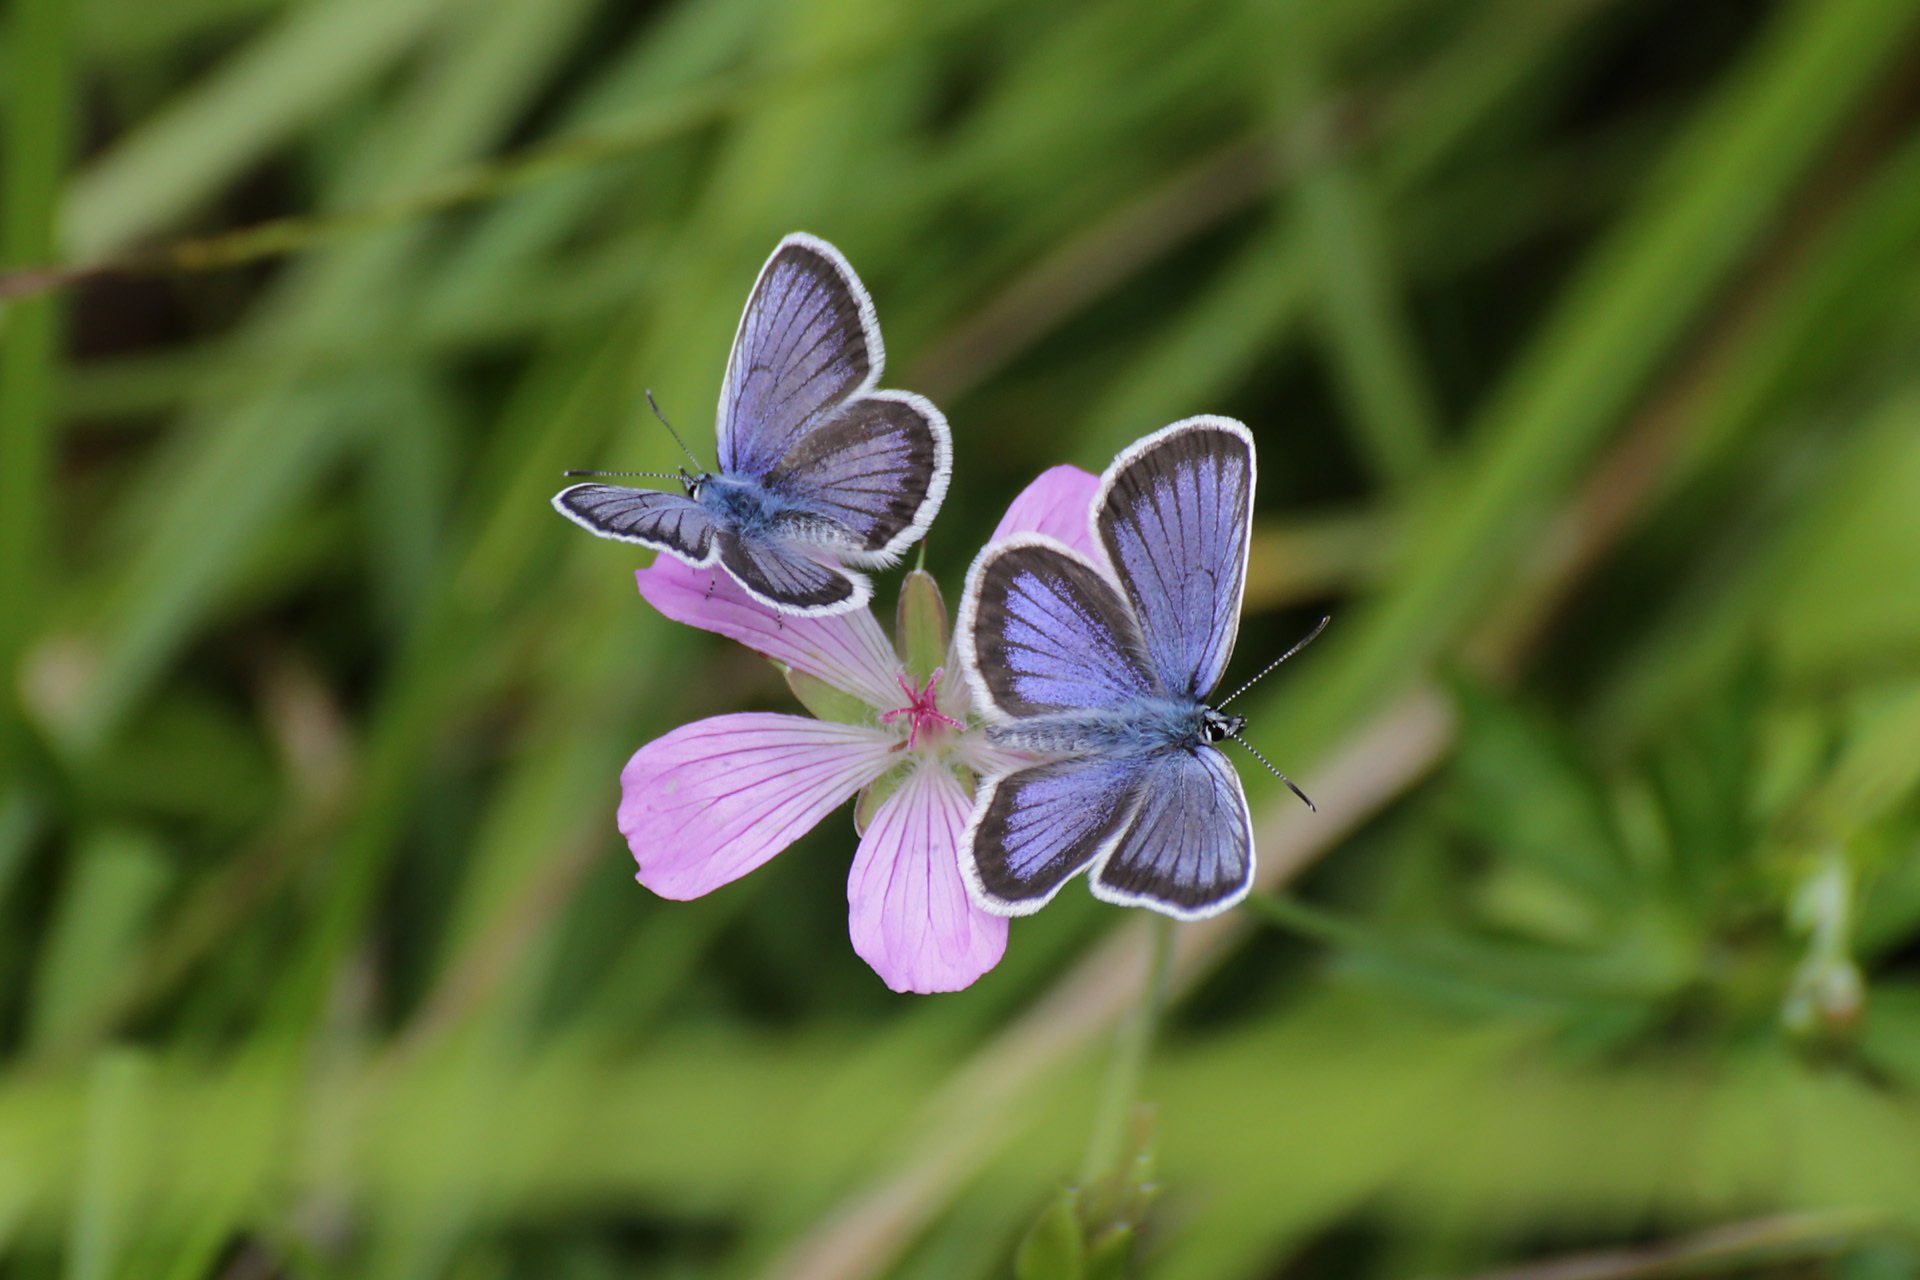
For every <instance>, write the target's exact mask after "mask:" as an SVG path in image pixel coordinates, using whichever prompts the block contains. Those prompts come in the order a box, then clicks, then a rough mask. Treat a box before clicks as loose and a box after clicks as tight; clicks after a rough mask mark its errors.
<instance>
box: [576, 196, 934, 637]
mask: <svg viewBox="0 0 1920 1280" xmlns="http://www.w3.org/2000/svg"><path fill="white" fill-rule="evenodd" d="M885 359H886V355H885V350H884V348H883V347H882V346H881V342H880V326H879V322H878V321H877V320H876V319H875V317H874V311H873V300H872V299H871V298H870V297H868V295H867V291H866V289H865V288H864V287H863V286H862V285H861V283H860V278H859V277H858V276H856V275H855V274H854V273H853V268H852V267H851V266H849V265H848V264H847V260H846V258H845V257H843V256H842V255H841V253H840V251H839V250H838V249H836V248H834V247H833V246H832V245H830V244H828V243H827V242H826V241H824V240H821V239H819V238H817V237H815V236H810V235H805V234H801V233H795V234H793V235H789V236H787V237H786V238H785V239H783V240H782V241H781V242H780V243H779V245H778V246H776V247H775V249H774V251H773V254H772V256H771V257H769V258H768V259H767V261H766V265H765V266H763V267H761V269H760V276H759V279H758V280H757V281H755V283H754V286H753V292H752V293H751V294H749V295H748V297H747V305H746V310H745V311H744V312H743V313H742V314H741V316H740V327H739V329H738V331H737V332H736V333H735V334H734V339H733V351H732V354H731V355H730V356H729V357H728V359H727V373H726V378H725V380H724V381H723V382H722V383H721V386H720V413H719V419H718V426H717V435H718V437H719V439H718V444H719V463H720V465H719V467H718V469H717V470H713V471H703V470H701V469H700V464H699V462H698V461H697V460H695V459H694V458H693V455H692V453H691V452H688V453H687V457H688V460H689V461H691V462H693V464H694V470H693V471H688V470H686V469H685V468H682V469H681V471H680V473H679V479H680V483H681V487H682V488H683V489H684V491H685V492H684V493H663V492H660V491H657V490H651V489H629V488H624V487H621V486H618V485H605V484H576V485H573V486H571V487H569V488H566V489H563V490H561V491H560V492H559V493H558V494H556V495H554V499H553V505H554V507H555V509H556V510H558V511H559V512H560V514H561V515H563V516H565V517H567V519H569V520H571V521H573V522H574V523H575V524H577V525H580V526H581V527H582V528H585V529H587V530H588V531H589V532H592V533H596V534H598V535H599V536H601V537H603V538H615V539H618V540H620V541H622V542H637V543H639V544H641V545H642V546H647V547H653V548H655V549H657V550H661V551H667V552H671V553H672V554H674V555H676V556H678V557H680V558H681V559H682V560H685V561H686V562H687V563H689V564H691V565H693V566H695V567H696V568H707V567H709V566H712V565H716V564H717V565H718V566H719V568H721V569H724V570H725V571H726V572H727V573H728V574H729V575H730V576H731V577H732V578H733V579H734V581H736V582H738V583H739V584H740V586H741V589H742V590H744V591H745V592H746V593H747V594H748V595H750V596H752V597H753V598H754V599H756V600H758V601H760V602H762V603H763V604H766V605H768V606H770V607H772V608H774V609H776V610H779V611H780V612H782V613H788V614H798V615H819V614H829V613H842V612H846V611H848V610H852V609H858V608H860V607H861V606H862V605H864V604H866V603H867V601H868V600H869V599H871V598H872V595H873V584H872V583H871V582H870V581H868V579H867V578H866V576H865V575H864V574H862V573H859V572H856V570H857V569H873V568H884V567H886V566H887V565H890V564H893V563H894V562H895V561H896V560H898V559H899V558H900V555H901V553H902V552H903V551H905V550H906V549H907V548H908V547H909V546H911V545H913V543H914V542H915V541H917V540H918V539H919V538H920V537H921V535H923V534H924V533H926V531H927V526H928V525H930V524H932V523H933V517H934V515H935V513H937V512H938V511H939V509H940V503H941V500H942V499H943V498H945V497H946V492H947V481H948V479H949V477H950V476H951V475H952V472H953V441H952V437H951V435H950V434H949V432H948V429H947V420H946V418H945V417H944V416H942V414H941V412H940V411H939V410H938V409H936V408H934V406H933V405H932V403H930V402H929V401H928V400H927V399H926V398H925V397H923V396H917V395H914V394H913V393H911V392H907V391H877V390H875V389H874V386H875V384H876V383H877V382H878V381H879V380H880V369H881V366H882V364H883V363H884V361H885ZM663 421H664V419H663ZM668 429H669V430H671V429H672V428H671V426H669V428H668ZM675 438H676V439H678V436H677V434H676V436H675ZM681 448H682V450H683V451H684V450H685V449H686V446H685V445H684V444H682V445H681ZM575 474H592V473H575ZM630 474H631V473H630ZM663 478H668V479H671V478H673V477H671V476H666V477H663Z"/></svg>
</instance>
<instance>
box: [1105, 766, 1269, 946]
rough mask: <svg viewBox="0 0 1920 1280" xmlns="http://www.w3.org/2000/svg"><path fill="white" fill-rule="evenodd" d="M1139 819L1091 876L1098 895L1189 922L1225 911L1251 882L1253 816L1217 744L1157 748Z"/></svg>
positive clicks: (1144, 776) (1146, 770) (1145, 776)
mask: <svg viewBox="0 0 1920 1280" xmlns="http://www.w3.org/2000/svg"><path fill="white" fill-rule="evenodd" d="M1139 791H1140V804H1139V807H1138V808H1137V809H1136V810H1135V811H1134V814H1133V820H1132V822H1131V823H1129V824H1128V825H1127V827H1126V829H1125V830H1124V831H1122V832H1121V833H1120V835H1119V836H1118V838H1117V839H1115V840H1114V841H1113V842H1112V846H1111V851H1110V852H1109V853H1107V855H1106V856H1105V857H1104V858H1103V859H1102V860H1101V862H1100V866H1099V867H1098V869H1096V870H1095V872H1094V874H1093V878H1092V886H1093V892H1094V894H1095V896H1097V897H1100V898H1104V899H1106V900H1107V901H1108V902H1117V903H1119V904H1121V905H1123V906H1141V907H1152V908H1153V909H1155V910H1156V911H1164V912H1166V913H1168V914H1170V915H1174V916H1178V917H1180V918H1181V919H1183V920H1198V919H1200V918H1202V917H1205V916H1210V915H1214V914H1216V913H1218V912H1221V911H1224V910H1226V909H1227V908H1228V907H1230V906H1232V905H1233V904H1234V903H1236V902H1238V901H1240V899H1242V898H1244V897H1246V895H1247V890H1248V889H1249V888H1250V887H1251V886H1252V884H1253V820H1252V817H1251V816H1250V815H1249V814H1248V812H1247V795H1246V792H1245V790H1243V789H1242V788H1241V786H1240V778H1239V775H1238V774H1236V773H1234V771H1233V766H1232V765H1230V764H1229V763H1228V762H1227V759H1226V757H1225V756H1223V755H1221V754H1220V753H1219V752H1218V751H1216V750H1214V749H1213V748H1212V747H1208V746H1201V747H1197V748H1195V749H1193V750H1190V751H1188V750H1169V751H1159V752H1156V753H1154V754H1153V755H1152V756H1151V757H1149V758H1148V760H1147V762H1146V764H1145V765H1144V766H1143V767H1142V773H1141V784H1140V788H1139Z"/></svg>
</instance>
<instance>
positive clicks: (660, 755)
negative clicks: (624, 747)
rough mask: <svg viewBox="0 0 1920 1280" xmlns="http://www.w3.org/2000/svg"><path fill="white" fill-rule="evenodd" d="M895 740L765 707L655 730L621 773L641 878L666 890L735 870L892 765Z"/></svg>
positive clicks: (710, 883) (706, 883)
mask: <svg viewBox="0 0 1920 1280" xmlns="http://www.w3.org/2000/svg"><path fill="white" fill-rule="evenodd" d="M891 747H892V739H891V737H890V736H889V735H887V734H884V733H881V732H879V731H878V730H874V729H865V728H860V727H858V726H854V725H844V724H830V723H827V722H826V721H823V720H809V719H807V718H806V717H804V716H782V715H772V714H769V713H766V712H748V713H743V714H740V715H730V716H715V717H714V718H713V719H711V720H698V721H695V722H694V723H693V724H689V725H682V726H681V727H680V728H678V729H675V730H674V731H673V732H672V733H669V734H667V735H666V736H665V737H663V738H655V739H654V740H653V741H652V742H649V743H648V744H647V745H646V746H644V747H642V748H640V750H639V751H637V752H635V753H634V756H633V759H631V760H629V761H627V767H626V768H625V769H623V770H621V772H620V796H621V798H620V833H621V834H622V835H624V836H625V837H626V838H627V847H628V848H630V849H632V850H633V857H634V861H636V862H637V863H639V864H640V871H639V874H638V875H636V876H635V877H634V878H635V879H636V880H638V881H639V882H640V883H641V884H643V885H645V886H646V887H647V888H649V889H651V890H653V891H654V892H655V893H657V894H659V895H660V896H661V897H663V898H697V897H699V896H700V895H701V894H703V893H709V892H711V891H712V890H714V889H717V888H719V887H720V886H721V885H723V884H726V883H727V882H729V881H731V880H737V879H739V878H740V877H741V876H743V875H745V874H747V872H749V871H751V870H753V869H754V868H755V867H757V866H759V865H760V864H761V863H763V862H765V861H766V860H767V859H769V858H771V857H772V856H773V855H774V854H776V853H779V852H780V851H781V850H782V849H784V848H786V847H787V846H788V845H790V844H792V843H793V842H794V841H795V840H797V839H799V838H800V837H801V836H803V835H805V834H806V833H807V832H808V831H810V830H812V828H813V826H814V824H815V823H817V822H819V821H820V819H822V818H824V817H826V816H827V815H828V814H829V813H832V812H833V811H834V810H835V809H837V808H839V807H840V806H841V805H842V804H844V803H846V801H847V798H848V797H850V796H851V795H853V793H854V792H856V791H858V790H859V789H860V788H861V787H864V786H866V785H867V783H869V782H872V781H873V780H874V779H875V778H877V777H879V776H880V775H881V774H882V773H884V772H886V770H887V767H888V765H890V764H892V763H893V760H894V756H893V753H892V751H891Z"/></svg>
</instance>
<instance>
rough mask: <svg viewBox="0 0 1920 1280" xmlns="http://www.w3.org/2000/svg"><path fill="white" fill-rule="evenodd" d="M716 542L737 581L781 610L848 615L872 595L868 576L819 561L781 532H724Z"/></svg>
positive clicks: (748, 592) (756, 597)
mask: <svg viewBox="0 0 1920 1280" xmlns="http://www.w3.org/2000/svg"><path fill="white" fill-rule="evenodd" d="M714 541H715V545H716V546H717V548H718V553H719V558H720V563H721V565H722V566H724V567H725V569H726V571H727V572H728V573H730V574H732V575H733V579H734V581H735V582H738V583H739V584H740V586H741V588H742V589H743V590H745V591H746V593H747V594H748V595H750V596H753V597H754V598H755V599H757V600H759V601H760V602H761V603H762V604H765V605H768V606H769V607H771V608H773V609H776V610H778V611H780V612H781V613H791V614H799V615H801V616H815V615H821V614H829V613H845V612H847V611H848V610H850V609H858V608H859V607H860V606H862V605H864V604H866V603H867V601H869V600H870V599H872V598H873V584H872V583H871V582H869V581H867V579H866V578H865V577H864V576H863V575H861V574H857V573H849V572H847V571H846V570H844V569H841V568H839V567H837V566H835V565H832V564H828V563H825V562H824V561H822V560H819V559H816V558H814V557H813V556H810V555H808V554H806V553H805V551H804V550H802V549H800V548H798V547H796V546H795V545H794V544H793V543H792V542H790V541H786V540H782V539H780V538H779V537H777V536H765V535H758V534H745V533H736V532H733V531H731V530H721V531H720V532H718V533H717V534H716V535H715V538H714Z"/></svg>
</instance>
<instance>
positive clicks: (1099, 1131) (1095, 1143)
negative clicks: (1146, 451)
mask: <svg viewBox="0 0 1920 1280" xmlns="http://www.w3.org/2000/svg"><path fill="white" fill-rule="evenodd" d="M1173 925H1174V922H1173V920H1172V918H1171V917H1169V916H1162V915H1155V916H1154V917H1153V918H1152V920H1151V921H1150V922H1149V923H1148V926H1147V927H1148V932H1149V936H1150V938H1151V942H1150V944H1149V945H1150V951H1149V955H1148V959H1147V973H1146V981H1145V983H1144V984H1143V985H1142V987H1141V989H1140V1007H1139V1009H1137V1010H1136V1011H1135V1012H1134V1015H1133V1017H1131V1018H1129V1019H1128V1020H1127V1022H1126V1024H1125V1025H1124V1026H1122V1027H1121V1028H1120V1035H1119V1038H1118V1040H1117V1041H1116V1043H1115V1045H1114V1053H1113V1062H1112V1064H1111V1065H1110V1066H1109V1067H1108V1068H1107V1087H1106V1093H1105V1094H1104V1096H1102V1098H1101V1099H1100V1111H1099V1114H1098V1115H1096V1116H1095V1117H1094V1124H1093V1137H1092V1139H1091V1140H1090V1141H1089V1142H1088V1143H1087V1155H1086V1159H1085V1160H1084V1161H1082V1162H1081V1165H1080V1185H1081V1186H1083V1187H1084V1186H1090V1185H1091V1184H1092V1183H1093V1181H1094V1180H1095V1179H1096V1178H1099V1177H1101V1176H1102V1175H1104V1174H1107V1173H1109V1172H1111V1171H1112V1170H1113V1168H1114V1166H1115V1165H1117V1164H1119V1162H1120V1154H1121V1151H1122V1150H1123V1148H1124V1147H1125V1145H1126V1140H1127V1133H1128V1131H1129V1127H1130V1125H1131V1122H1132V1119H1133V1113H1134V1109H1135V1107H1137V1106H1138V1105H1139V1101H1140V1077H1141V1076H1142V1075H1143V1074H1145V1072H1146V1066H1147V1051H1148V1050H1149V1049H1151V1048H1152V1047H1153V1034H1154V1031H1155V1030H1156V1029H1157V1028H1158V1026H1159V1023H1160V1014H1161V1012H1162V1010H1164V1009H1165V1008H1166V1003H1167V990H1168V988H1169V987H1170V986H1171V985H1172V982H1173Z"/></svg>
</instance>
